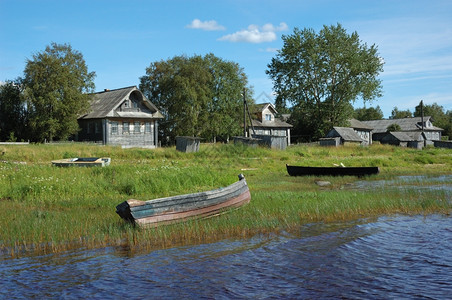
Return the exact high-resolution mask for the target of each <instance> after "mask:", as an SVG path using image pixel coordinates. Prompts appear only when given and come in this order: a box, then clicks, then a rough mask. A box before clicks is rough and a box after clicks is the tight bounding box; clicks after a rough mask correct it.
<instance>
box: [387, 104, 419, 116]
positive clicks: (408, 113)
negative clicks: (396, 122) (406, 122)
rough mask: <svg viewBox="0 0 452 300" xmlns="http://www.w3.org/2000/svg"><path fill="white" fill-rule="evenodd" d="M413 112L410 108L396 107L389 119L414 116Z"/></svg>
mask: <svg viewBox="0 0 452 300" xmlns="http://www.w3.org/2000/svg"><path fill="white" fill-rule="evenodd" d="M412 117H413V114H412V113H411V111H410V110H409V109H407V110H399V109H398V108H397V106H396V107H394V109H393V110H392V112H391V115H390V116H389V119H404V118H412Z"/></svg>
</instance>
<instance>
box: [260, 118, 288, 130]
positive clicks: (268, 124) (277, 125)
mask: <svg viewBox="0 0 452 300" xmlns="http://www.w3.org/2000/svg"><path fill="white" fill-rule="evenodd" d="M251 124H252V125H253V126H254V127H267V128H291V127H293V126H292V125H290V124H289V123H286V122H284V121H282V120H280V119H278V118H275V119H274V121H266V122H261V121H259V120H255V119H253V120H251Z"/></svg>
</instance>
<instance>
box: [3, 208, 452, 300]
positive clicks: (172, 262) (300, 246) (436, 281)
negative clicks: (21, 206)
mask: <svg viewBox="0 0 452 300" xmlns="http://www.w3.org/2000/svg"><path fill="white" fill-rule="evenodd" d="M0 278H1V280H0V298H5V299H14V298H39V299H43V298H44V299H51V298H58V299H80V298H82V299H87V298H89V299H122V298H129V299H152V298H164V299H167V298H173V299H174V298H180V299H186V298H188V299H202V298H207V299H249V298H252V299H306V298H308V299H326V298H333V299H341V298H347V299H446V298H449V299H450V298H451V297H452V216H442V215H441V216H440V215H430V216H427V217H424V216H388V217H381V218H378V219H366V220H360V221H355V222H348V223H337V224H309V225H306V226H302V227H301V228H300V230H299V232H297V233H281V234H278V235H274V236H271V237H254V238H251V239H246V240H225V241H222V242H218V243H212V244H202V245H196V246H187V247H176V248H171V249H163V250H155V251H151V252H148V253H142V254H135V255H132V254H130V253H128V252H125V251H121V250H118V249H114V248H105V249H100V250H95V251H92V250H90V251H86V250H79V251H70V252H66V253H62V254H52V255H43V256H34V257H26V258H18V259H10V258H7V257H3V258H2V257H0Z"/></svg>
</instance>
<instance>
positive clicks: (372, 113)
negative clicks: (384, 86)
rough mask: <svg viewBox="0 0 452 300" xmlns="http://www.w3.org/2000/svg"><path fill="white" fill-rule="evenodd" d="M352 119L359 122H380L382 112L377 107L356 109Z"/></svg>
mask: <svg viewBox="0 0 452 300" xmlns="http://www.w3.org/2000/svg"><path fill="white" fill-rule="evenodd" d="M354 118H355V119H357V120H360V121H371V120H381V119H383V111H382V110H381V108H380V106H379V105H377V107H369V108H365V107H363V108H357V109H355V114H354Z"/></svg>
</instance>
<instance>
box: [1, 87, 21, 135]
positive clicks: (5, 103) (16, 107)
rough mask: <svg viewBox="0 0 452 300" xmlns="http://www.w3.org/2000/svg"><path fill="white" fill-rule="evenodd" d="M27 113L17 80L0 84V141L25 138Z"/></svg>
mask: <svg viewBox="0 0 452 300" xmlns="http://www.w3.org/2000/svg"><path fill="white" fill-rule="evenodd" d="M26 127H27V115H26V107H25V99H24V97H23V93H22V90H21V84H20V82H19V80H16V81H7V82H6V83H5V84H3V85H0V141H7V140H11V141H13V140H15V139H19V140H26V139H28V136H27V130H26Z"/></svg>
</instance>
